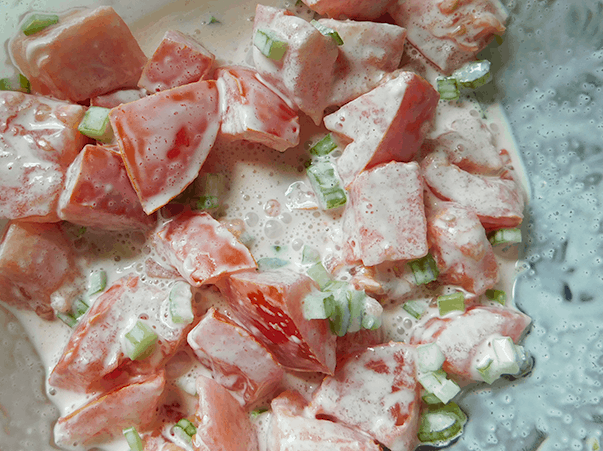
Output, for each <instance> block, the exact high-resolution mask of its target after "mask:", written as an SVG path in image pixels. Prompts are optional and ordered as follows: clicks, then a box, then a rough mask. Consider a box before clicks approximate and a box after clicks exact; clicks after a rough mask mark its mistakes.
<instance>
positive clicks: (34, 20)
mask: <svg viewBox="0 0 603 451" xmlns="http://www.w3.org/2000/svg"><path fill="white" fill-rule="evenodd" d="M56 23H59V16H57V15H56V14H32V15H31V16H29V17H28V18H27V22H25V23H24V24H23V26H22V27H21V31H22V32H23V34H24V35H25V36H31V35H32V34H34V33H38V32H40V31H42V30H44V29H45V28H48V27H49V26H51V25H54V24H56Z"/></svg>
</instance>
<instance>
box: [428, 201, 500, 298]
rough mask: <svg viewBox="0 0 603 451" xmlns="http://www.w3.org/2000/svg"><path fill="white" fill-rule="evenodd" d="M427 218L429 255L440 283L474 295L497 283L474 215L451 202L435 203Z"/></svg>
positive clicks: (487, 245) (493, 260)
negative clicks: (434, 261) (432, 259)
mask: <svg viewBox="0 0 603 451" xmlns="http://www.w3.org/2000/svg"><path fill="white" fill-rule="evenodd" d="M428 211H429V213H428V216H427V236H428V238H429V243H430V253H431V254H432V255H433V257H434V258H435V260H436V262H437V265H438V269H439V271H440V275H439V276H438V280H439V281H440V282H442V283H449V284H453V285H459V286H461V287H462V288H464V289H465V290H467V291H470V292H472V293H475V294H477V295H479V294H483V293H485V292H486V290H487V289H489V288H492V287H493V286H494V284H496V282H497V281H498V263H497V261H496V256H495V255H494V250H493V249H492V245H491V244H490V242H489V241H488V237H487V236H486V231H485V230H484V227H483V226H482V224H481V222H480V220H479V218H478V217H477V215H476V214H475V213H474V212H473V211H471V210H468V209H466V208H464V207H461V206H460V205H457V204H455V203H452V202H438V203H437V206H433V207H432V208H430V209H429V210H428Z"/></svg>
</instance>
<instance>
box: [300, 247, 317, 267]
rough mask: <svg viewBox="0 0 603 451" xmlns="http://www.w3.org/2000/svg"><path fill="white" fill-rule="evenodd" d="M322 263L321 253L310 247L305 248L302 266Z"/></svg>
mask: <svg viewBox="0 0 603 451" xmlns="http://www.w3.org/2000/svg"><path fill="white" fill-rule="evenodd" d="M319 261H320V252H318V251H317V250H316V249H314V248H313V247H310V246H304V248H303V250H302V265H309V264H311V263H317V262H319Z"/></svg>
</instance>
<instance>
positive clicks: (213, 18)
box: [207, 16, 222, 25]
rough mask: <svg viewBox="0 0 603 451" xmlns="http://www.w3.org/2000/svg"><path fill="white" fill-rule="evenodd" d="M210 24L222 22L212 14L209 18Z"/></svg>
mask: <svg viewBox="0 0 603 451" xmlns="http://www.w3.org/2000/svg"><path fill="white" fill-rule="evenodd" d="M207 23H208V24H209V25H213V24H217V23H222V22H220V21H219V20H218V19H216V18H215V17H214V16H211V17H210V18H209V22H207Z"/></svg>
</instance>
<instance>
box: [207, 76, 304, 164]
mask: <svg viewBox="0 0 603 451" xmlns="http://www.w3.org/2000/svg"><path fill="white" fill-rule="evenodd" d="M215 77H216V78H217V84H218V90H219V91H220V112H221V115H222V126H221V132H222V135H224V136H226V137H227V138H229V139H234V140H240V139H246V140H247V141H252V142H258V143H261V144H264V145H266V146H268V147H271V148H273V149H276V150H278V151H279V152H284V151H285V150H286V149H288V148H289V147H293V146H297V144H298V143H299V117H298V116H297V113H296V112H295V111H294V110H293V109H292V108H291V107H289V105H287V103H286V102H285V101H284V100H283V99H282V98H280V97H279V96H278V95H277V94H276V93H275V92H274V91H272V90H271V89H269V88H268V87H266V86H265V85H264V84H263V83H261V82H260V81H259V80H258V78H257V73H256V72H255V71H253V70H251V69H246V68H243V67H222V68H220V69H218V70H217V71H216V73H215Z"/></svg>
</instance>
